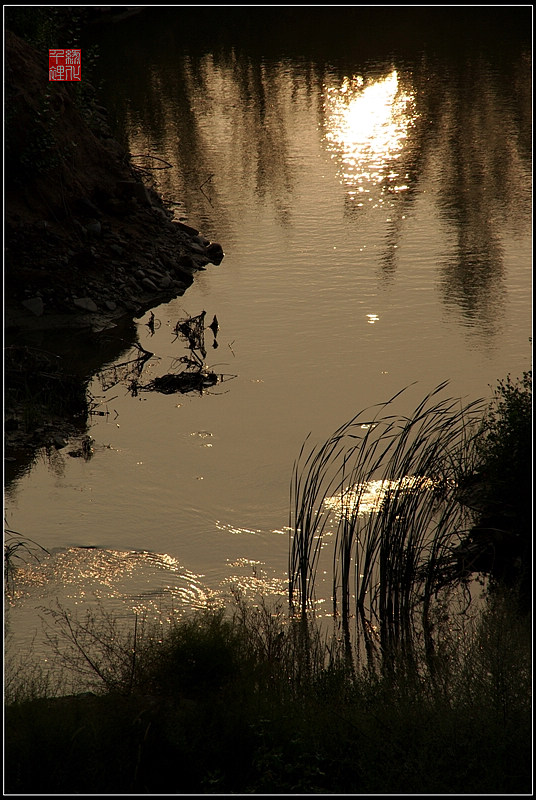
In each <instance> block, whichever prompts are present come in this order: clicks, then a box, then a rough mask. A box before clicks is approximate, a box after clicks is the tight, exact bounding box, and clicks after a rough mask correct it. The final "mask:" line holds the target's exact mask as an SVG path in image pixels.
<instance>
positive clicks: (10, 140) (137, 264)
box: [4, 30, 223, 450]
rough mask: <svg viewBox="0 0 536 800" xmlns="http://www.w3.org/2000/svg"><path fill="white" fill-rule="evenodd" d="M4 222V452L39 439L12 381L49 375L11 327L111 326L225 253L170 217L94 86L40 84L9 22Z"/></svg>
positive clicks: (43, 70) (35, 63) (41, 68)
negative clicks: (115, 131)
mask: <svg viewBox="0 0 536 800" xmlns="http://www.w3.org/2000/svg"><path fill="white" fill-rule="evenodd" d="M4 223H5V227H4V230H5V238H4V245H5V256H4V319H5V328H4V339H5V342H4V343H5V350H4V352H5V385H6V401H5V416H4V420H5V433H6V439H5V441H6V448H7V449H8V450H9V448H10V447H11V446H15V444H17V445H19V446H20V444H21V443H22V442H23V440H24V436H25V435H28V436H31V437H32V442H33V443H34V445H35V444H39V443H43V442H42V441H38V440H39V436H37V437H36V435H35V428H36V426H35V425H34V426H33V428H34V430H33V431H27V430H26V429H27V428H28V425H27V424H25V425H22V423H21V418H22V412H21V409H20V407H19V406H20V403H21V402H24V397H22V396H21V392H20V391H19V388H20V387H19V386H17V385H16V384H17V382H19V383H20V381H21V377H22V374H23V373H26V375H28V372H29V371H32V372H33V373H36V372H37V373H38V372H39V371H40V368H42V371H43V372H44V373H45V372H47V371H48V372H50V363H49V361H46V362H43V363H42V364H41V363H40V362H39V356H38V355H36V353H35V352H33V353H32V354H31V355H30V354H29V353H28V351H27V349H26V350H24V349H23V350H21V347H20V345H19V344H18V342H19V341H20V336H19V334H20V332H21V331H28V330H31V329H42V328H49V329H57V328H66V329H73V328H76V329H80V328H87V329H90V330H91V331H93V332H94V333H98V332H100V331H103V330H107V329H110V327H111V326H113V325H116V324H117V323H118V321H119V320H120V319H122V318H123V319H124V318H125V317H129V318H130V319H132V317H133V316H139V315H140V314H142V313H143V312H144V311H146V310H148V309H150V308H151V307H154V306H156V305H158V304H160V303H162V302H167V301H169V300H171V299H172V298H174V297H177V296H179V295H182V294H183V293H184V291H185V290H186V289H187V287H188V286H189V285H190V284H191V283H192V281H193V275H194V274H195V273H196V272H197V271H198V270H203V269H206V268H207V267H208V265H211V264H212V265H213V264H216V265H217V264H220V262H221V261H222V259H223V250H222V248H221V246H220V245H219V244H218V243H213V242H209V241H208V240H207V239H206V238H204V237H203V236H202V235H201V234H200V233H199V231H197V230H195V229H194V228H191V227H189V226H187V225H185V224H183V223H181V222H176V221H173V213H172V212H171V211H170V210H169V209H168V208H166V207H165V205H164V203H163V201H162V198H161V197H160V196H159V195H158V193H157V192H156V191H155V190H154V188H153V186H152V185H151V182H150V180H149V181H148V180H147V173H146V172H143V173H142V171H141V170H140V169H139V168H137V167H136V166H135V165H133V164H132V163H131V160H130V157H129V154H128V153H126V152H124V151H123V149H122V148H121V147H120V145H119V144H118V143H117V141H116V140H115V139H114V138H113V136H112V135H111V133H110V130H109V127H108V124H107V119H106V109H104V108H103V107H102V106H100V105H99V104H98V100H97V98H96V94H95V92H94V90H92V87H90V86H87V85H82V84H78V83H75V82H49V80H48V63H47V60H46V58H45V57H44V56H43V53H41V52H39V51H37V50H36V49H35V48H33V47H32V46H30V45H29V44H28V43H27V42H25V41H23V40H22V39H21V38H19V37H18V36H16V35H15V34H14V33H12V32H10V31H9V30H6V31H5V216H4ZM21 356H23V361H24V359H27V365H26V366H24V365H23V364H22V361H21ZM48 357H49V358H50V354H48ZM36 359H37V360H36ZM60 372H61V368H60ZM14 384H15V385H14ZM27 388H28V387H26V389H27ZM31 391H33V389H32V388H31V387H30V392H31ZM75 393H76V392H75ZM22 394H24V392H23V393H22ZM26 418H28V415H26ZM40 422H41V425H40V426H38V427H39V428H41V429H43V424H42V423H43V420H40ZM30 427H31V426H30ZM44 427H45V429H46V428H47V426H46V425H45V426H44ZM48 427H49V428H50V426H48ZM23 429H24V430H23ZM44 436H45V440H46V434H45V435H44ZM41 439H43V437H41Z"/></svg>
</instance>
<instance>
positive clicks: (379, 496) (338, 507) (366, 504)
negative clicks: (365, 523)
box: [324, 475, 434, 516]
mask: <svg viewBox="0 0 536 800" xmlns="http://www.w3.org/2000/svg"><path fill="white" fill-rule="evenodd" d="M433 485H434V484H433V481H432V480H431V479H430V478H426V477H422V476H419V475H405V476H404V477H403V478H400V479H398V480H387V479H384V480H377V481H368V482H367V483H366V484H363V485H357V486H351V487H349V488H347V489H345V490H344V491H343V492H341V493H340V494H335V495H332V496H331V497H326V499H325V500H324V505H325V507H326V508H327V509H328V510H329V511H333V512H334V513H335V515H336V516H341V515H342V514H344V513H350V514H352V513H354V512H355V510H356V506H357V507H358V508H357V514H358V516H363V515H364V514H372V513H373V512H377V511H380V510H381V507H382V504H383V503H384V502H385V500H386V498H387V497H388V496H389V495H391V496H394V495H395V493H399V492H404V491H409V490H411V489H431V488H432V487H433Z"/></svg>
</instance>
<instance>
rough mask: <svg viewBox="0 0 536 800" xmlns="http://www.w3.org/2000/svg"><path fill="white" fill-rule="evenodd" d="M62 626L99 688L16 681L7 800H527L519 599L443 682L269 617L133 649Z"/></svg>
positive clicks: (143, 638) (300, 624)
mask: <svg viewBox="0 0 536 800" xmlns="http://www.w3.org/2000/svg"><path fill="white" fill-rule="evenodd" d="M57 613H58V615H59V616H58V618H57V620H56V623H55V625H56V627H57V629H58V631H59V633H60V634H61V635H60V636H59V639H58V644H61V642H63V652H67V653H68V663H67V665H66V666H67V667H68V668H69V670H70V671H72V670H73V669H75V668H76V662H75V660H73V658H74V654H75V653H78V666H79V668H80V669H81V670H82V672H83V673H84V681H85V682H86V684H87V680H88V677H89V675H90V674H91V675H92V677H93V679H94V681H93V692H92V693H91V694H79V695H75V696H71V697H48V698H47V697H43V698H40V699H39V698H38V699H36V698H35V685H36V684H35V680H33V682H32V688H31V691H30V697H29V698H28V699H26V700H25V699H24V679H23V677H22V676H21V675H20V674H19V687H18V690H17V691H14V690H15V688H16V687H15V686H14V685H13V683H10V686H11V692H10V695H9V696H8V697H7V698H6V699H7V706H6V713H5V735H6V751H5V788H6V790H7V792H8V793H39V794H47V793H53V794H60V793H66V794H75V793H96V794H118V793H127V794H128V793H141V794H158V793H171V794H195V793H201V794H205V793H224V794H225V793H246V794H250V793H276V794H277V793H281V794H293V793H297V794H299V793H305V794H307V793H342V794H346V793H349V794H353V793H364V794H371V793H375V792H376V793H404V792H405V793H418V792H424V793H434V792H449V793H452V792H459V793H464V794H467V793H472V792H476V793H479V792H480V793H495V792H497V793H501V792H506V793H509V792H527V791H530V780H531V758H532V748H531V742H530V733H531V714H530V682H531V669H530V627H529V625H528V623H527V621H526V619H523V618H519V617H517V616H516V614H515V611H512V609H511V608H510V606H509V602H508V599H507V598H503V597H499V596H495V597H494V598H493V600H492V601H491V604H490V605H489V607H488V609H487V611H486V613H485V614H484V615H483V617H482V619H481V621H480V623H479V624H478V625H474V624H469V622H468V621H467V620H465V625H466V627H465V628H464V629H462V628H461V627H460V626H459V625H458V626H456V628H452V629H450V630H451V633H450V635H448V636H446V637H445V639H444V640H443V653H442V671H441V680H440V681H439V680H437V681H435V682H434V683H431V682H430V681H429V680H427V678H426V676H425V673H424V672H423V671H420V670H419V669H418V668H417V669H416V670H409V669H400V670H398V671H391V672H389V673H386V672H383V673H382V672H378V671H374V670H369V669H365V668H363V669H352V668H351V667H350V665H349V663H348V661H347V659H346V658H345V654H344V648H343V647H341V642H340V641H339V640H337V639H336V638H333V639H331V638H324V637H323V636H322V635H321V634H320V632H319V629H318V628H317V627H316V626H315V625H314V624H313V623H312V622H311V621H307V620H302V619H290V620H289V618H288V614H287V613H286V611H283V609H277V608H271V607H270V606H268V605H267V604H262V603H261V604H260V605H259V606H257V607H254V606H251V605H250V606H247V605H245V604H244V603H239V604H238V605H237V606H236V607H235V608H234V609H232V610H230V611H227V612H224V611H223V610H222V609H214V610H211V611H207V612H204V613H200V614H196V615H193V616H192V617H189V618H186V619H183V620H182V621H181V620H177V621H175V622H174V623H172V624H171V625H170V627H169V629H168V630H166V631H164V630H162V629H161V628H158V629H156V630H154V629H150V628H149V627H148V626H146V625H142V624H141V622H138V625H137V628H136V630H134V629H133V630H132V631H131V632H130V634H128V635H126V634H123V635H119V632H118V630H117V629H116V628H114V627H113V626H112V627H111V628H110V627H109V625H108V623H107V622H106V620H104V621H103V620H102V619H99V618H95V619H87V618H85V619H83V620H81V621H77V620H76V619H74V618H71V617H70V616H69V614H68V613H67V612H64V611H62V610H61V609H58V612H57ZM446 631H448V628H446ZM88 632H89V633H88ZM69 645H70V647H71V649H70V650H69ZM417 667H418V664H417ZM88 670H89V671H88ZM103 676H104V677H103ZM104 678H105V679H104ZM21 684H22V685H21Z"/></svg>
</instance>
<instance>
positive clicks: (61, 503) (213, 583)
mask: <svg viewBox="0 0 536 800" xmlns="http://www.w3.org/2000/svg"><path fill="white" fill-rule="evenodd" d="M310 12H312V9H308V10H305V9H303V11H300V13H298V12H297V11H296V10H294V13H290V11H289V12H287V14H288V19H287V20H286V23H285V24H283V22H284V20H282V19H281V18H280V19H279V25H276V24H275V23H274V20H275V19H276V17H274V12H273V11H272V12H271V13H269V14H268V11H267V12H266V14H267V16H266V18H265V21H266V24H260V23H259V21H258V17H255V15H253V16H252V15H251V14H245V13H244V14H243V16H241V15H240V14H238V11H237V10H236V9H235V10H234V12H233V13H232V14H231V12H229V16H227V17H225V16H222V13H221V12H219V13H218V14H216V12H215V11H214V17H211V12H210V10H209V9H204V11H203V15H202V18H201V17H197V16H196V13H195V12H193V11H192V10H189V11H188V12H186V11H184V10H181V9H168V10H163V9H160V10H159V11H157V12H151V11H148V12H145V13H143V14H140V15H139V16H137V17H134V18H132V19H130V20H127V21H125V22H124V23H122V24H121V25H119V24H118V25H116V26H114V27H113V29H106V30H103V31H99V32H96V33H95V36H96V37H97V38H98V39H99V44H100V48H101V71H102V74H103V76H104V78H105V91H106V102H107V103H108V105H109V107H110V108H111V109H112V113H113V116H114V119H115V124H116V125H117V131H118V135H120V136H121V137H122V138H123V139H124V141H125V143H127V145H128V147H129V149H130V151H131V152H132V153H133V155H134V159H133V160H134V163H137V164H138V165H139V166H140V167H143V168H145V169H146V170H147V168H148V167H155V166H164V165H163V162H162V161H155V160H154V159H153V160H151V159H150V158H147V156H148V155H149V156H156V157H157V158H158V159H163V160H164V161H165V162H167V163H168V164H170V165H171V166H170V167H169V168H165V169H149V170H148V174H150V175H151V176H152V177H153V179H154V180H155V182H156V185H157V187H158V189H159V191H161V192H162V194H163V195H164V197H165V198H166V199H167V200H168V201H172V202H173V203H174V205H173V206H172V208H173V209H174V212H175V216H176V219H181V220H183V221H186V222H188V224H190V225H193V226H195V227H196V228H197V229H198V230H200V231H201V232H202V234H203V235H204V236H206V237H207V238H209V239H211V240H213V241H218V242H220V243H221V244H222V246H223V248H224V251H225V258H224V260H223V262H222V263H221V265H219V266H214V265H209V266H208V268H207V269H206V271H202V272H200V273H198V274H197V276H196V278H195V281H194V284H193V286H192V287H191V288H189V289H188V290H187V292H186V294H185V295H184V296H183V297H181V298H178V299H176V300H174V301H172V302H171V303H168V304H166V305H163V306H160V307H159V308H157V309H154V314H155V319H156V322H157V324H156V326H155V331H154V334H153V333H152V331H151V329H150V328H149V327H148V325H147V323H148V322H149V319H150V318H149V314H147V315H146V316H145V317H143V318H142V319H139V320H136V321H135V324H136V328H137V332H138V333H137V335H138V338H139V342H140V343H141V345H142V346H143V347H144V348H145V349H147V350H150V351H151V352H153V353H154V354H155V358H154V359H152V360H151V361H150V362H149V363H148V365H147V366H146V371H145V372H144V375H145V378H146V380H147V381H148V380H150V379H151V378H154V377H156V376H159V375H163V374H166V373H168V372H170V371H172V370H173V369H176V361H175V359H177V358H178V357H181V356H182V355H185V354H186V352H187V350H186V347H185V343H184V341H183V340H182V339H180V337H179V338H177V337H176V335H175V333H174V328H175V326H176V323H177V321H178V320H179V319H184V318H186V317H188V316H190V315H197V314H199V313H201V311H202V310H205V311H206V313H207V320H211V319H212V317H213V315H214V314H216V315H217V318H218V321H219V325H220V330H219V332H218V336H217V344H218V347H217V348H214V347H213V346H212V344H213V336H212V333H211V332H210V331H207V332H206V334H207V335H206V349H207V359H206V363H207V366H208V367H210V368H212V369H214V371H216V372H218V373H222V374H225V375H226V376H227V377H228V380H226V381H225V382H223V383H220V384H218V385H217V386H215V387H214V388H213V389H211V390H209V391H207V392H205V393H204V394H203V395H199V394H195V393H194V394H188V395H161V394H158V393H154V392H152V393H149V392H140V393H139V394H138V396H136V397H133V396H132V395H131V394H130V393H129V391H128V388H127V386H126V385H125V384H124V383H123V384H121V383H120V384H118V385H116V386H113V387H111V388H110V389H109V390H108V391H104V389H103V384H102V382H101V381H100V380H99V378H98V377H95V378H94V380H93V382H92V384H91V392H92V394H93V395H94V396H95V397H97V398H98V399H99V402H100V403H101V406H100V408H101V409H106V410H107V411H108V414H107V415H106V416H100V417H99V416H94V417H91V419H90V431H89V432H90V434H91V436H92V437H93V439H94V446H93V454H92V457H91V458H89V459H84V458H75V457H70V456H69V455H68V450H69V449H70V448H69V447H67V448H65V449H64V450H62V451H59V452H58V453H57V454H56V455H55V457H54V459H53V460H52V461H51V460H50V459H49V458H47V457H46V456H45V454H43V455H42V457H41V458H39V459H38V460H37V462H36V463H35V465H34V466H33V467H32V468H31V469H30V470H29V471H28V472H27V474H25V475H24V476H23V477H21V478H20V479H19V480H18V481H17V482H16V485H15V486H14V487H13V488H12V489H11V490H10V492H9V494H8V495H7V504H6V505H7V508H6V519H7V524H8V526H9V527H10V528H13V529H16V530H17V531H19V532H21V533H22V534H23V535H25V536H29V537H31V538H32V539H35V540H36V541H38V542H39V543H40V544H41V545H42V546H43V547H46V548H47V550H49V552H50V555H49V556H47V557H46V558H44V559H43V560H42V561H41V562H40V564H39V565H36V564H32V565H31V568H28V570H27V572H26V573H24V572H23V573H22V574H21V575H20V579H19V582H18V587H17V592H16V594H15V596H14V598H13V601H12V604H11V608H10V610H9V619H10V621H11V623H12V625H11V630H12V632H13V635H14V636H15V639H16V641H18V643H19V645H21V643H23V644H24V645H27V644H28V643H29V641H30V640H31V639H32V637H33V635H34V631H35V629H36V628H38V625H39V619H38V618H39V611H38V609H39V608H40V607H42V606H44V607H47V606H50V605H51V604H53V603H54V602H55V600H56V598H58V599H59V600H60V602H62V603H63V604H64V605H66V606H68V607H70V608H73V609H75V610H83V609H85V608H87V607H88V605H91V604H93V603H95V602H96V601H99V602H102V603H104V605H105V606H106V607H107V608H110V609H112V610H114V611H115V612H116V613H120V614H129V613H131V612H132V611H133V610H136V611H143V610H144V609H145V610H146V611H148V612H149V613H151V614H153V613H154V614H157V613H158V610H159V609H164V610H166V609H168V608H169V607H170V606H173V607H179V608H182V607H188V608H191V607H201V606H203V605H205V604H206V603H207V602H209V600H210V598H212V597H214V596H215V595H216V596H217V595H219V594H220V593H224V594H225V593H227V592H228V591H229V589H230V588H231V587H233V586H234V587H237V586H238V587H241V589H242V590H244V591H246V592H251V591H254V590H256V589H258V588H264V589H265V590H266V591H268V592H270V593H275V594H279V595H280V596H281V597H282V598H283V599H284V597H285V593H286V570H287V558H288V532H287V529H286V526H287V523H288V510H289V482H290V477H291V472H292V465H293V462H294V459H295V458H296V456H297V454H298V452H299V449H300V446H301V444H302V442H303V440H304V438H305V437H306V436H307V434H309V433H310V432H311V433H312V436H313V438H314V439H315V440H318V441H321V440H322V438H323V437H325V436H327V435H329V434H330V433H331V432H332V431H333V430H334V429H335V428H337V427H338V426H339V425H340V424H342V423H343V422H345V421H346V420H347V419H349V418H350V417H352V416H353V415H354V414H355V413H356V412H357V411H358V410H360V409H362V408H367V407H369V406H373V405H374V404H377V403H380V402H383V401H386V400H387V399H389V397H391V396H392V395H394V394H395V393H396V392H398V391H399V390H400V389H402V388H403V387H404V386H410V384H415V385H413V386H411V388H410V389H408V391H407V392H406V393H405V394H404V395H403V397H402V399H401V401H400V405H399V409H400V411H401V413H409V412H410V411H411V410H412V409H413V408H414V407H415V405H416V403H417V402H418V401H419V400H420V399H422V397H423V396H424V395H425V394H427V393H428V392H429V391H430V390H431V389H432V388H434V387H435V386H436V385H437V384H438V383H440V382H442V381H444V380H449V381H450V385H449V387H448V393H449V394H450V395H451V396H456V397H458V396H459V397H463V398H465V399H467V400H473V399H476V398H477V397H482V396H484V397H486V396H489V395H490V394H491V388H490V386H494V385H495V384H496V381H497V379H498V378H502V377H505V376H506V374H508V373H511V374H512V375H513V376H517V375H520V374H521V373H522V372H523V371H524V370H526V369H528V368H530V342H529V337H530V334H531V248H532V241H531V163H530V141H531V132H530V120H531V108H530V98H531V61H530V51H529V50H528V46H526V45H525V44H524V43H523V40H522V37H519V36H517V32H518V31H517V28H516V26H515V25H513V24H510V27H508V26H507V27H506V28H505V27H504V19H503V20H502V22H501V25H502V26H503V27H502V31H503V34H504V31H505V30H506V31H507V35H506V36H505V35H503V39H502V46H500V44H499V43H500V41H501V39H500V37H499V36H497V35H496V34H497V31H498V30H499V28H497V29H495V28H494V27H493V25H492V24H491V23H490V20H489V19H488V18H487V17H486V14H491V11H490V9H482V11H481V15H482V16H481V17H480V18H479V19H480V22H481V23H482V24H481V25H480V26H477V27H476V28H475V29H474V30H475V31H476V33H474V35H473V32H472V31H471V30H469V28H468V27H467V26H466V25H465V23H463V24H462V22H460V20H458V22H456V19H455V17H454V13H455V12H454V11H451V12H450V13H451V15H452V16H450V17H449V19H448V29H449V36H445V37H442V36H441V35H440V34H439V28H438V26H437V24H436V22H431V23H429V24H428V23H427V25H426V26H421V27H419V26H416V25H411V24H410V23H409V21H408V19H409V18H408V17H407V16H404V15H400V14H399V15H398V16H397V17H396V19H395V22H396V25H394V26H390V27H389V30H387V28H386V26H385V25H384V24H383V23H382V20H383V21H384V22H385V21H386V16H385V15H386V13H387V12H386V11H385V10H384V12H383V14H380V15H379V16H378V15H377V16H376V17H374V15H372V14H369V15H368V16H367V15H365V14H364V10H363V9H361V10H359V9H357V10H356V9H348V13H347V15H346V16H345V12H343V11H342V10H340V9H339V10H338V12H337V14H336V15H334V16H332V17H329V20H330V22H329V25H328V27H326V24H327V23H326V14H325V13H324V15H318V14H317V13H316V12H315V14H312V15H311V14H310ZM350 12H351V13H350ZM306 13H307V14H308V15H309V16H307V19H305V16H302V15H305V14H306ZM393 13H394V12H393ZM505 13H506V12H505ZM415 14H417V12H416V11H414V12H413V15H414V16H413V19H414V20H415ZM283 16H284V15H283ZM417 16H418V15H417ZM477 17H478V15H477ZM216 18H217V21H218V24H217V25H215V24H213V23H214V21H215V19H216ZM389 19H391V18H390V17H389ZM508 20H509V22H510V23H512V19H511V18H508ZM488 23H489V24H488ZM292 26H294V27H292ZM397 26H398V27H397ZM397 30H398V31H399V33H400V36H397V33H396V31H397ZM127 54H128V57H127ZM127 345H128V343H127ZM126 351H127V353H128V346H127V348H126ZM122 360H125V355H124V354H123V355H122V356H121V357H120V358H119V361H122ZM88 547H91V549H88ZM320 578H321V580H320V581H319V584H318V592H319V597H320V599H324V600H326V602H327V603H328V605H329V596H330V580H331V576H329V575H326V576H320Z"/></svg>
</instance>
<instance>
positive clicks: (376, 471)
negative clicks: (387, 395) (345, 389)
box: [289, 382, 484, 657]
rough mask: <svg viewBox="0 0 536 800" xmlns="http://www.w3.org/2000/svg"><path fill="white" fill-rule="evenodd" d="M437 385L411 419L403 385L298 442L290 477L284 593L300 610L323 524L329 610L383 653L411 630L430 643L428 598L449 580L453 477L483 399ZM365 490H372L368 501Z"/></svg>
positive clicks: (453, 577)
mask: <svg viewBox="0 0 536 800" xmlns="http://www.w3.org/2000/svg"><path fill="white" fill-rule="evenodd" d="M447 385H448V384H447V382H444V383H441V384H440V385H438V386H437V387H436V388H435V389H434V390H433V391H431V392H429V393H428V394H427V395H426V396H425V397H424V399H423V400H422V401H421V402H419V403H418V405H417V407H416V408H415V410H414V412H413V413H412V414H411V415H410V416H405V415H402V414H396V402H397V400H399V398H400V397H401V395H402V394H403V392H405V391H407V388H409V387H406V389H404V390H402V391H401V392H398V393H397V394H396V395H394V396H393V397H392V398H391V399H390V400H388V401H387V402H385V403H381V404H379V405H378V406H374V407H372V409H365V410H363V411H361V412H359V413H358V414H356V415H355V416H354V417H352V419H350V420H349V421H348V422H346V423H345V424H343V425H342V426H341V427H339V428H338V429H337V430H336V431H335V432H334V433H333V434H332V435H331V436H330V437H329V438H328V439H327V440H326V441H325V442H324V443H322V444H321V445H319V446H314V445H313V446H312V445H310V444H309V437H308V438H307V439H306V441H305V442H304V445H303V446H302V448H301V451H300V453H299V456H298V458H297V460H296V462H295V464H294V469H293V473H292V480H291V491H290V496H291V502H290V521H289V530H290V546H289V601H290V604H291V608H292V609H293V610H294V611H295V612H298V613H300V614H301V615H302V616H305V615H306V614H308V613H309V612H310V610H311V609H312V608H313V606H314V598H315V578H316V572H317V569H318V564H319V558H320V553H321V550H322V548H323V547H324V546H325V544H326V533H327V532H328V531H329V532H330V533H331V534H333V533H334V546H333V553H332V558H333V566H332V569H333V586H332V597H333V612H334V614H335V615H337V616H340V618H341V619H342V625H343V629H344V630H345V631H346V633H348V631H349V623H350V619H351V618H352V617H353V618H355V620H356V621H357V623H358V627H359V629H360V633H361V634H363V635H364V637H365V639H366V644H367V645H368V647H369V652H371V651H370V648H372V646H373V645H374V644H375V643H376V644H377V645H379V649H380V651H381V653H382V654H383V657H385V656H386V655H387V654H389V653H394V652H396V651H398V652H400V651H401V650H402V651H404V650H406V651H407V652H410V651H411V647H412V643H413V641H414V637H415V635H416V632H417V629H418V630H419V632H420V635H422V636H424V637H425V641H426V643H427V647H428V649H429V652H430V653H432V652H433V646H434V642H433V638H432V635H431V632H432V629H433V624H432V617H433V613H432V610H433V609H432V606H433V604H434V602H435V601H437V600H438V598H439V595H440V593H442V594H443V595H445V593H447V592H448V591H449V590H452V589H453V587H455V586H457V585H459V584H460V582H461V580H462V576H461V573H458V571H457V565H456V559H455V556H454V550H455V547H456V546H457V545H458V544H459V543H460V541H461V540H462V538H463V536H464V535H465V534H466V533H467V531H468V529H469V526H470V524H471V522H472V516H471V511H470V510H469V509H467V507H465V506H463V505H462V504H461V503H460V502H459V490H458V487H459V484H460V481H461V480H462V478H463V476H464V475H470V474H472V472H473V470H474V468H475V458H476V455H475V443H476V441H477V439H478V436H479V431H480V420H481V419H482V414H483V410H484V405H483V401H482V400H478V401H473V402H469V403H463V402H462V401H461V400H459V399H453V398H449V397H445V396H444V391H445V389H446V387H447ZM371 493H372V494H373V496H374V499H373V500H372V502H371Z"/></svg>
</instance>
